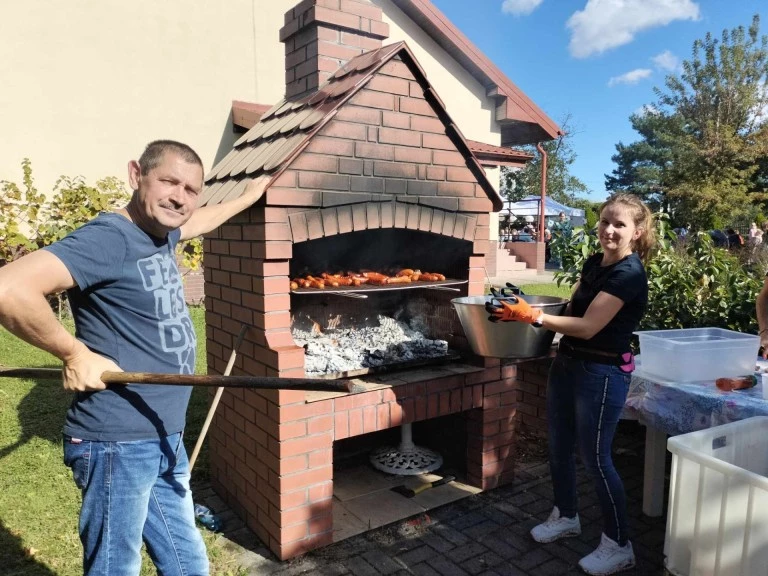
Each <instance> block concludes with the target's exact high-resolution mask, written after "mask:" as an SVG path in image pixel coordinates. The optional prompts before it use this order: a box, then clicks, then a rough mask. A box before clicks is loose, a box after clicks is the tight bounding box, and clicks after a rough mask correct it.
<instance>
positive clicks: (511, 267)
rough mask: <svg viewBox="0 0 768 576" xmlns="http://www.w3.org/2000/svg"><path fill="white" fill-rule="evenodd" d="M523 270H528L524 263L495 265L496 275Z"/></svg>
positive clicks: (499, 263)
mask: <svg viewBox="0 0 768 576" xmlns="http://www.w3.org/2000/svg"><path fill="white" fill-rule="evenodd" d="M524 270H528V267H527V266H526V264H525V262H512V263H510V264H503V263H501V262H497V263H496V272H497V274H502V273H504V272H521V271H524ZM533 272H536V270H533Z"/></svg>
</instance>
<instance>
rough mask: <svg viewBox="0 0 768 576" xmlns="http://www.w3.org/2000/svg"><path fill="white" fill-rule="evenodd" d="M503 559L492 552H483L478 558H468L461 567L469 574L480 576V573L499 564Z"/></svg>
mask: <svg viewBox="0 0 768 576" xmlns="http://www.w3.org/2000/svg"><path fill="white" fill-rule="evenodd" d="M502 562H504V559H503V558H501V557H499V556H497V555H496V554H494V553H493V552H483V553H482V554H480V555H479V556H475V557H474V558H470V559H469V560H467V561H466V562H462V564H461V567H462V568H463V569H464V570H465V571H466V572H467V573H469V574H474V575H476V574H480V573H481V572H483V571H485V570H487V569H488V568H491V567H493V566H496V565H498V564H501V563H502Z"/></svg>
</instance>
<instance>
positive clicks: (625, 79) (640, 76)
mask: <svg viewBox="0 0 768 576" xmlns="http://www.w3.org/2000/svg"><path fill="white" fill-rule="evenodd" d="M651 74H653V70H651V69H650V68H636V69H635V70H630V71H629V72H627V73H626V74H622V75H621V76H614V77H613V78H611V79H610V80H608V86H616V85H617V84H637V83H638V82H640V80H645V79H646V78H648V77H650V75H651Z"/></svg>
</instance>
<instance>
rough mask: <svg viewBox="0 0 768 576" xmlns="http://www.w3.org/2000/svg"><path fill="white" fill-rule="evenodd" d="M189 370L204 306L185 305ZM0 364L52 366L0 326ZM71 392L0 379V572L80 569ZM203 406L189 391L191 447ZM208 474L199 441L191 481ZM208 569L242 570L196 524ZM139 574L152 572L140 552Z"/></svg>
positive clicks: (202, 392)
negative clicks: (190, 336)
mask: <svg viewBox="0 0 768 576" xmlns="http://www.w3.org/2000/svg"><path fill="white" fill-rule="evenodd" d="M191 312H192V320H193V322H194V324H195V330H196V332H197V338H198V351H197V371H198V373H204V372H205V314H204V311H203V310H202V309H200V308H197V309H192V310H191ZM0 364H4V365H6V366H55V367H58V366H60V364H61V363H60V362H59V361H58V360H57V359H56V358H54V357H53V356H51V355H49V354H46V353H45V352H41V351H40V350H37V349H36V348H34V347H32V346H29V345H27V344H25V343H24V342H22V341H20V340H18V339H17V338H14V337H13V336H12V335H11V334H9V333H8V332H6V331H5V330H3V329H2V328H0ZM70 399H71V396H70V394H69V393H67V392H65V391H64V390H63V389H62V388H61V384H60V383H57V382H54V381H34V380H22V379H10V378H9V379H0V566H2V568H0V572H2V574H5V575H6V576H21V575H24V576H43V575H51V574H61V575H73V576H74V575H76V574H82V564H81V556H82V549H81V546H80V540H79V538H78V535H77V518H78V513H79V510H80V492H79V490H78V489H77V488H76V487H75V484H74V482H73V481H72V474H71V473H70V471H69V469H68V468H67V467H66V466H64V464H63V463H62V447H61V429H62V426H63V424H64V414H65V412H66V409H67V406H68V405H69V402H70ZM207 410H208V396H207V389H204V388H197V389H195V390H194V392H193V394H192V400H191V402H190V407H189V412H188V418H187V422H188V425H187V431H186V443H187V450H188V452H189V453H191V452H192V449H193V447H194V444H195V442H196V441H197V437H198V435H199V432H200V428H201V427H202V423H203V421H204V420H205V415H206V412H207ZM207 475H208V459H207V451H206V450H205V449H203V451H201V454H200V457H199V458H198V461H197V463H196V464H195V470H194V471H193V485H194V483H195V482H198V481H200V480H204V479H206V478H207ZM203 537H204V539H205V541H206V545H207V546H208V555H209V558H210V559H211V568H212V574H218V575H228V574H244V571H243V570H241V569H240V568H239V567H238V566H237V564H236V562H235V561H234V558H233V556H232V555H231V554H230V553H229V552H228V551H227V550H225V548H224V546H223V540H222V538H221V537H220V536H217V535H215V534H212V533H210V532H207V531H205V530H203ZM142 574H143V575H149V574H155V570H154V567H153V566H152V565H151V562H150V561H149V560H148V557H147V556H146V555H145V561H144V565H143V567H142Z"/></svg>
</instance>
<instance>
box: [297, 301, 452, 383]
mask: <svg viewBox="0 0 768 576" xmlns="http://www.w3.org/2000/svg"><path fill="white" fill-rule="evenodd" d="M378 322H379V325H378V326H374V327H364V328H343V329H338V330H326V331H325V332H322V333H319V332H317V331H314V332H312V331H309V330H300V329H297V328H294V329H293V330H292V334H293V339H294V341H295V342H296V344H297V345H298V346H303V347H304V349H305V350H306V353H305V354H304V370H305V372H306V373H307V375H308V376H310V375H316V374H328V373H333V372H346V371H349V370H359V369H360V368H371V367H374V366H382V365H384V364H394V363H397V362H405V361H408V360H415V359H419V358H437V357H440V356H445V355H446V354H447V353H448V342H446V341H445V340H430V339H429V338H427V337H426V336H424V334H422V333H421V332H420V331H418V330H416V329H415V328H413V327H411V326H409V325H408V324H406V323H405V322H401V321H398V320H395V319H393V318H389V317H386V316H378ZM411 324H412V325H417V323H416V322H415V321H413V322H411Z"/></svg>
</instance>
